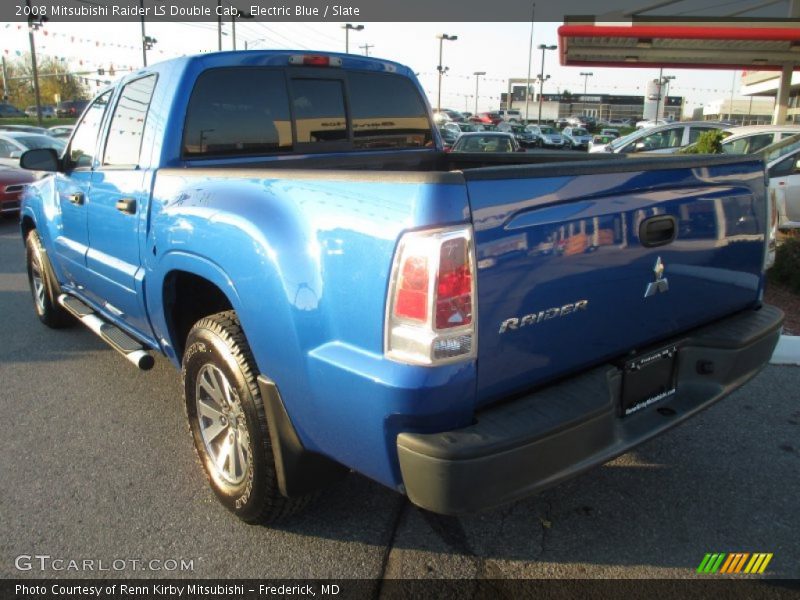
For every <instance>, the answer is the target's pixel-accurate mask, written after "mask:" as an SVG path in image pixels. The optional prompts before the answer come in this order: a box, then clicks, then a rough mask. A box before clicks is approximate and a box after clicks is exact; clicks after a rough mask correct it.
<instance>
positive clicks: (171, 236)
mask: <svg viewBox="0 0 800 600" xmlns="http://www.w3.org/2000/svg"><path fill="white" fill-rule="evenodd" d="M434 181H435V178H431V177H430V176H427V175H425V174H416V175H414V174H394V175H387V174H380V175H379V174H372V175H370V174H364V173H360V174H359V173H339V174H336V173H331V172H324V173H317V174H313V173H308V172H306V173H302V172H291V171H280V172H275V171H273V172H269V171H258V170H236V171H226V170H209V171H192V172H191V173H187V172H186V171H184V170H180V171H177V170H176V171H173V170H166V171H163V170H162V171H160V172H159V173H158V176H157V180H156V184H155V188H154V193H153V203H152V209H151V228H150V234H149V236H148V239H147V243H146V251H145V252H144V253H143V256H145V257H146V258H145V260H146V267H147V271H148V278H147V285H146V287H145V289H146V293H147V306H148V312H149V314H150V315H151V319H152V323H153V326H154V329H155V332H156V336H157V338H158V339H159V340H160V342H161V344H162V346H163V348H164V350H165V352H166V354H167V355H168V356H169V357H170V358H171V359H172V360H173V361H174V362H175V363H176V364H178V363H179V361H180V357H178V356H177V355H176V352H175V344H176V342H175V341H173V340H171V339H170V332H169V330H168V327H167V323H166V319H165V314H164V312H165V308H164V299H163V297H162V289H163V284H164V281H165V279H166V278H167V277H168V275H169V273H170V272H171V271H172V270H174V269H181V270H185V271H188V272H193V273H195V274H197V275H200V276H203V277H206V278H208V279H212V278H213V279H212V281H216V282H219V287H220V288H221V289H222V290H223V291H224V292H226V294H228V295H229V300H230V302H231V303H232V305H233V307H234V308H235V309H236V311H237V312H238V314H239V317H240V319H241V321H242V324H243V326H244V330H245V331H246V332H247V336H248V340H249V342H250V346H251V348H252V350H253V353H254V357H255V360H256V362H257V364H258V367H259V369H260V371H261V372H262V373H263V374H265V375H266V376H267V377H269V378H270V379H272V380H273V381H275V383H276V384H277V386H278V389H279V390H280V393H281V395H282V397H283V400H284V403H285V405H286V409H287V412H288V413H289V416H290V417H291V419H292V422H293V423H294V424H295V426H296V428H297V432H298V434H299V436H300V438H301V441H302V442H303V444H304V445H306V447H307V448H309V449H311V450H316V451H320V452H322V453H324V454H327V455H329V456H331V457H332V458H334V459H335V460H338V461H339V462H342V463H343V464H346V465H350V466H357V467H358V470H359V471H361V472H363V473H365V474H366V475H369V476H370V477H373V478H375V479H377V480H379V481H382V482H383V483H385V484H387V485H392V486H395V487H396V486H398V485H399V482H400V477H399V471H398V470H397V468H396V464H395V460H394V454H395V451H394V450H393V448H391V446H392V445H393V440H394V438H395V437H396V436H395V435H393V434H392V433H391V432H392V431H395V432H397V431H400V430H401V429H403V430H409V429H412V430H419V429H420V428H423V429H424V428H427V430H435V429H436V428H437V427H442V426H446V425H445V424H452V423H453V422H456V423H466V422H468V421H469V419H470V418H471V414H472V410H473V407H474V386H475V372H474V365H473V364H472V363H467V364H461V365H455V366H452V367H448V368H443V369H435V370H431V369H426V368H424V367H412V366H408V365H400V364H397V363H392V362H390V361H387V360H386V359H385V358H384V357H383V322H384V311H385V298H386V293H387V286H388V278H389V270H390V266H391V263H392V256H393V253H394V249H395V245H396V242H397V239H398V237H399V235H400V234H401V233H402V232H403V231H404V230H407V229H413V228H416V227H424V226H432V225H443V224H448V223H463V222H465V221H467V220H468V216H469V213H468V210H467V199H466V193H465V188H464V186H463V182H462V183H461V184H460V185H459V184H458V183H456V182H457V181H458V177H456V176H447V177H445V178H444V181H445V182H444V183H433V182H434ZM193 265H196V266H193ZM177 343H180V342H177ZM393 414H400V415H408V414H414V415H415V418H414V419H413V420H410V419H407V418H398V419H397V420H395V419H393V418H392V417H391V415H393ZM387 415H388V417H387ZM416 421H419V423H416ZM421 423H424V425H421ZM378 448H385V449H386V451H385V452H376V449H378Z"/></svg>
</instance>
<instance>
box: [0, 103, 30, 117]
mask: <svg viewBox="0 0 800 600" xmlns="http://www.w3.org/2000/svg"><path fill="white" fill-rule="evenodd" d="M24 116H26V115H25V113H24V112H22V111H21V110H20V109H18V108H17V107H16V106H14V105H12V104H6V103H5V102H3V103H0V119H2V118H6V119H8V118H12V117H24Z"/></svg>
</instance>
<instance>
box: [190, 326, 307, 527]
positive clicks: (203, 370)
mask: <svg viewBox="0 0 800 600" xmlns="http://www.w3.org/2000/svg"><path fill="white" fill-rule="evenodd" d="M256 375H257V369H256V368H255V362H254V361H253V357H252V354H251V352H250V347H249V346H248V344H247V340H246V338H245V336H244V332H243V331H242V327H241V325H240V323H239V319H238V317H237V316H236V313H235V312H233V311H226V312H221V313H217V314H215V315H212V316H210V317H206V318H203V319H201V320H200V321H198V322H197V323H195V325H194V327H192V329H191V331H190V332H189V336H188V339H187V342H186V351H185V353H184V355H183V380H184V394H185V399H186V413H187V416H188V419H189V427H190V430H191V433H192V438H193V440H194V445H195V449H196V450H197V454H198V457H199V458H200V462H201V463H202V465H203V469H204V470H205V472H206V476H207V477H208V480H209V483H210V484H211V488H212V489H213V490H214V493H215V494H216V495H217V498H218V499H219V500H220V502H222V504H223V505H224V506H225V507H227V508H228V509H229V510H230V511H231V512H233V513H234V514H236V516H238V517H239V518H240V519H242V520H243V521H247V522H250V523H255V522H261V523H266V522H270V521H275V520H278V519H280V518H282V517H286V516H288V515H290V514H292V513H294V512H297V511H298V510H300V509H301V508H303V507H305V505H306V504H307V503H308V500H309V499H310V496H302V497H299V498H286V497H285V496H283V495H282V494H281V493H280V491H279V489H278V478H277V471H276V468H275V458H274V456H273V453H272V446H271V444H270V439H269V433H268V429H267V421H266V416H265V412H264V404H263V401H262V398H261V394H260V392H259V389H258V385H257V383H256Z"/></svg>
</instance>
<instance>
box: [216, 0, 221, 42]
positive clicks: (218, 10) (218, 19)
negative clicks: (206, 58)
mask: <svg viewBox="0 0 800 600" xmlns="http://www.w3.org/2000/svg"><path fill="white" fill-rule="evenodd" d="M217 50H219V51H220V52H222V0H217Z"/></svg>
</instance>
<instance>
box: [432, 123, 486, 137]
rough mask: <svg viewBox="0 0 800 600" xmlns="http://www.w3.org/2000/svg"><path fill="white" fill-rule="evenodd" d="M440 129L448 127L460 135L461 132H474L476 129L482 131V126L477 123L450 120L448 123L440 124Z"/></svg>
mask: <svg viewBox="0 0 800 600" xmlns="http://www.w3.org/2000/svg"><path fill="white" fill-rule="evenodd" d="M442 129H448V130H450V131H452V132H453V133H455V134H456V135H461V134H462V133H474V132H476V131H483V126H482V125H480V124H478V123H456V122H454V121H451V122H449V123H445V124H444V125H443V126H442Z"/></svg>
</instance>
